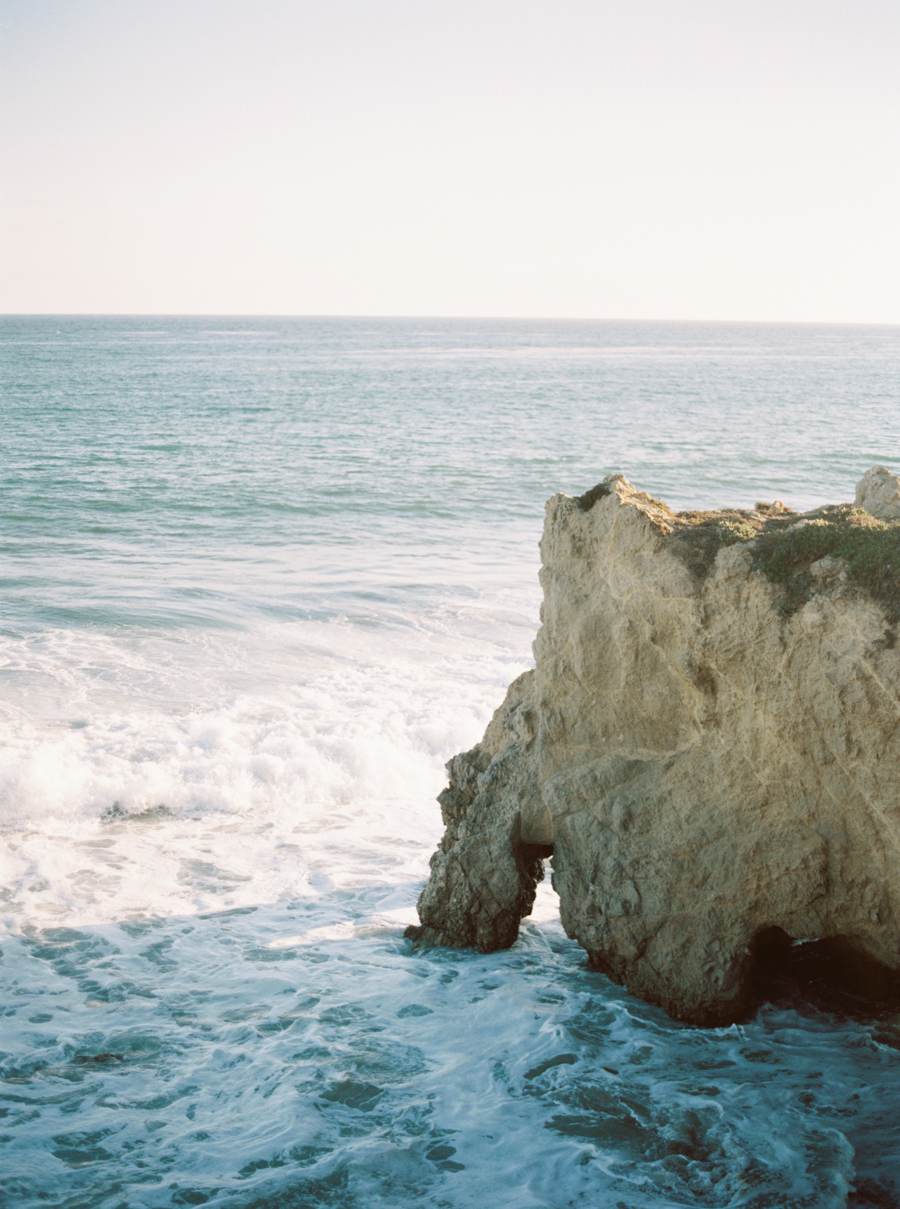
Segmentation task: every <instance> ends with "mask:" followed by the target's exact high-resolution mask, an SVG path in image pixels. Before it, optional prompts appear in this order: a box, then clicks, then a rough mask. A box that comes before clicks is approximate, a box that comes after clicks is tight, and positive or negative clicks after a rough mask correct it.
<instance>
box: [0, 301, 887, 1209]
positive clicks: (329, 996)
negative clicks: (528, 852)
mask: <svg viewBox="0 0 900 1209" xmlns="http://www.w3.org/2000/svg"><path fill="white" fill-rule="evenodd" d="M0 409H2V410H0V420H2V426H0V449H2V465H0V475H2V489H0V510H2V525H0V550H2V562H0V566H2V570H0V574H2V591H0V686H2V687H0V730H2V742H0V854H2V855H0V951H2V952H0V983H2V995H0V1021H2V1027H0V1203H2V1204H4V1205H7V1204H8V1205H10V1206H16V1207H17V1209H27V1207H29V1209H30V1207H32V1206H38V1205H40V1206H48V1205H51V1206H65V1207H66V1209H76V1207H77V1209H126V1207H127V1209H163V1207H167V1206H174V1205H210V1206H221V1207H222V1209H251V1207H252V1209H306V1207H307V1206H310V1207H311V1206H325V1207H334V1209H381V1207H391V1209H395V1207H403V1206H413V1205H416V1206H424V1207H430V1209H485V1207H490V1209H493V1207H496V1209H563V1207H566V1206H591V1207H596V1209H675V1207H678V1209H682V1207H684V1209H687V1207H691V1209H694V1207H701V1206H702V1207H716V1209H725V1207H726V1206H727V1207H728V1209H736V1207H738V1206H740V1207H746V1209H763V1207H775V1209H801V1207H809V1209H831V1207H838V1206H844V1205H854V1206H872V1207H879V1209H891V1207H894V1209H896V1207H897V1206H900V1135H898V1120H900V1019H898V1018H896V1017H895V1016H893V1015H892V1014H891V1013H889V1012H888V1011H886V1010H880V1011H875V1010H873V1011H871V1012H862V1013H856V1014H855V1015H850V1016H847V1015H843V1014H839V1013H836V1012H833V1011H828V1010H825V1009H824V1008H823V1007H821V1006H818V1007H817V1006H815V1005H814V1004H812V1003H809V1002H806V1001H804V1000H803V999H802V997H796V996H795V997H793V998H791V997H790V996H788V997H786V998H781V999H779V1000H778V1001H776V1002H774V1003H771V1004H767V1005H765V1006H763V1007H762V1008H760V1010H759V1011H758V1013H757V1014H756V1015H755V1016H754V1017H753V1018H752V1019H751V1020H749V1021H747V1022H746V1023H744V1024H742V1025H740V1026H734V1027H731V1028H727V1029H717V1030H699V1029H694V1028H689V1027H686V1026H684V1025H680V1024H676V1023H673V1022H672V1021H671V1020H669V1019H668V1018H667V1017H666V1016H665V1015H664V1014H663V1013H662V1012H661V1011H659V1010H657V1009H655V1008H651V1007H648V1006H646V1005H644V1004H642V1003H640V1002H639V1001H637V1000H636V999H634V998H632V997H631V996H629V994H628V993H627V992H626V991H625V990H623V989H622V988H620V987H616V986H614V985H612V984H611V983H610V982H609V981H608V980H607V979H605V978H604V977H603V976H602V975H600V974H597V973H593V972H591V971H589V970H588V969H586V967H585V964H584V960H583V954H582V951H581V950H580V949H579V948H578V946H577V945H575V944H573V943H572V942H570V941H569V940H568V939H567V938H566V936H565V934H564V933H563V931H562V929H561V927H560V924H559V920H558V912H557V908H556V902H555V896H554V894H553V891H552V889H551V887H550V885H549V882H546V883H545V884H544V886H542V887H541V889H540V892H539V897H538V903H537V907H536V910H535V913H534V915H533V917H532V918H531V919H530V920H529V921H527V922H526V923H525V924H524V926H523V928H522V933H521V938H520V940H519V941H518V943H517V944H516V945H515V946H514V947H513V948H512V949H511V950H509V951H508V952H504V953H498V954H493V955H490V956H480V955H478V954H475V953H473V952H450V951H443V950H431V951H414V950H413V948H412V947H411V946H410V944H409V942H407V941H405V940H404V939H403V929H404V927H405V926H406V925H407V924H409V923H411V922H414V921H415V919H416V915H415V903H416V899H417V897H418V895H419V893H420V891H421V889H422V886H423V884H424V882H425V879H426V877H427V872H428V859H429V857H430V855H431V853H432V851H433V849H434V847H435V845H436V843H437V842H438V840H439V838H440V835H441V833H442V826H441V821H440V812H439V808H438V806H437V804H436V802H435V800H434V799H435V795H436V794H437V793H438V792H439V791H440V790H441V788H442V787H443V785H444V770H443V765H444V762H445V761H446V760H447V759H448V758H449V757H450V756H452V755H453V754H454V753H455V752H457V751H460V750H462V749H465V748H468V747H470V746H471V745H472V744H473V743H474V742H475V741H476V740H477V739H478V738H479V737H480V736H481V733H482V731H483V729H484V727H485V724H486V723H487V721H488V719H489V718H490V715H491V713H492V711H493V710H494V709H495V708H496V707H497V706H498V705H499V703H500V701H501V699H502V697H503V694H504V690H505V687H506V685H507V684H508V682H509V681H510V680H512V679H513V677H515V676H516V675H518V674H519V673H520V672H521V671H522V670H523V669H525V668H527V667H529V666H530V665H531V653H530V652H531V642H532V640H533V638H534V635H535V633H536V630H537V625H538V620H537V618H538V606H539V590H538V583H537V572H538V565H539V564H538V550H537V542H538V539H539V537H540V532H541V525H542V519H543V505H544V502H545V500H546V499H547V498H548V497H549V496H551V495H552V494H553V493H555V492H556V491H559V490H563V491H567V492H570V493H573V494H575V493H580V492H582V491H584V490H586V489H587V488H589V487H590V486H592V485H593V484H594V483H596V482H597V481H598V480H600V479H601V478H603V477H604V476H605V475H607V474H609V473H611V472H613V471H622V472H624V473H625V474H626V475H627V476H628V477H629V478H630V479H631V481H632V482H634V483H636V484H637V485H638V486H640V487H642V488H644V489H646V490H648V491H650V492H652V493H653V494H655V495H657V496H660V497H661V498H663V499H664V500H666V501H667V502H668V503H669V504H670V505H671V506H673V507H676V508H686V507H699V506H718V505H723V504H730V505H736V506H752V505H753V504H754V503H755V502H756V501H757V500H773V499H775V498H779V499H782V500H783V501H784V502H785V503H787V504H788V505H790V506H791V507H794V508H804V507H808V506H813V505H816V504H819V503H824V502H838V501H843V500H851V499H852V498H853V493H854V487H855V484H856V482H857V481H858V479H859V478H860V477H861V475H862V473H863V472H864V471H865V470H866V469H867V468H868V467H869V466H871V465H873V464H875V463H882V464H886V465H888V466H889V467H891V468H892V469H894V470H896V469H898V468H900V466H898V463H900V329H897V328H865V327H856V328H851V327H814V326H805V327H801V326H765V325H729V324H708V325H703V324H663V323H659V324H653V323H612V322H609V323H599V322H596V323H595V322H538V321H534V322H525V321H509V322H499V321H486V320H485V321H463V320H457V321H448V320H440V321H438V320H434V321H426V320H405V321H404V320H387V319H385V320H366V319H283V318H279V319H263V318H253V319H234V318H221V317H218V318H213V319H204V318H160V317H158V316H155V317H149V318H89V317H78V318H60V317H49V318H48V317H40V318H37V317H32V318H10V317H5V318H0Z"/></svg>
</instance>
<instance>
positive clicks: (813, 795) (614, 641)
mask: <svg viewBox="0 0 900 1209" xmlns="http://www.w3.org/2000/svg"><path fill="white" fill-rule="evenodd" d="M872 473H873V472H870V474H872ZM890 477H891V478H893V476H890ZM868 478H869V476H867V479H868ZM865 481H866V480H864V482H865ZM879 483H880V488H881V495H882V496H883V495H884V494H885V492H884V482H883V480H881V479H879ZM897 484H898V480H895V486H896V485H897ZM870 495H871V492H869V493H868V494H866V493H864V499H865V500H868V499H869V496H870ZM898 495H900V493H898ZM541 556H542V561H543V567H542V570H541V574H540V578H541V583H542V585H543V589H544V601H543V605H542V609H541V621H542V626H541V629H540V632H539V633H538V636H537V639H536V641H535V644H534V655H535V660H536V666H535V668H534V670H533V671H530V672H526V673H525V674H524V675H522V676H520V677H519V678H518V679H517V680H516V681H514V683H513V684H512V685H511V686H510V688H509V691H508V692H507V695H506V699H505V701H504V702H503V704H502V706H501V707H500V709H499V710H498V711H497V713H496V714H495V715H494V717H493V719H492V721H491V722H490V724H489V726H488V728H487V731H486V733H485V736H484V738H483V739H482V741H481V742H480V743H479V744H478V745H477V746H476V747H475V748H473V749H472V750H471V751H468V752H464V753H462V754H460V755H457V756H455V757H454V758H453V759H452V760H451V761H450V763H449V764H448V766H447V767H448V770H449V773H450V784H449V787H448V788H447V789H446V790H445V791H444V792H443V793H442V794H441V796H440V799H439V800H440V802H441V805H442V808H443V817H444V822H445V824H446V833H445V835H444V838H443V840H442V842H441V845H440V848H439V849H438V851H437V852H436V853H435V855H434V857H433V858H432V862H431V877H430V880H429V882H428V885H427V887H426V888H425V890H424V892H423V894H422V896H421V898H420V900H419V916H420V919H421V923H422V926H421V927H419V928H412V929H409V931H408V934H409V935H412V936H413V937H414V938H416V939H419V940H424V941H430V942H434V943H440V944H447V945H452V946H456V947H462V946H467V945H474V946H475V947H477V948H479V949H481V950H483V951H491V950H494V949H498V948H502V947H505V946H508V945H510V944H512V943H513V941H514V940H515V938H516V935H517V930H518V925H519V921H520V920H521V918H522V917H523V916H524V915H527V914H528V912H529V911H530V910H531V905H532V902H533V898H534V892H535V886H536V884H537V882H538V880H539V879H540V877H541V876H542V860H543V859H544V858H545V857H547V856H549V855H550V854H551V853H552V861H553V884H554V887H555V889H556V890H557V892H558V894H559V900H560V912H561V916H562V922H563V925H564V927H565V929H566V932H567V933H568V934H569V936H571V937H573V938H575V939H577V940H578V941H579V942H580V943H581V944H582V945H583V946H584V948H585V949H586V950H587V952H588V954H589V959H590V961H591V963H592V964H593V966H594V967H595V968H597V969H600V970H602V971H604V972H606V973H607V974H608V975H609V976H610V977H611V978H613V979H615V980H616V981H617V982H620V983H623V984H625V985H626V986H627V987H628V989H629V990H630V991H632V992H633V993H634V994H636V995H638V996H641V997H642V998H644V999H647V1000H649V1001H651V1002H653V1003H656V1004H659V1005H661V1006H662V1007H664V1008H665V1009H666V1010H667V1011H668V1012H669V1013H670V1014H671V1015H673V1016H675V1017H678V1018H681V1019H684V1020H688V1021H693V1022H697V1023H704V1024H716V1023H724V1022H728V1021H731V1020H734V1019H737V1018H739V1017H740V1016H741V1015H742V1013H744V1012H745V1010H746V1007H747V1002H748V994H749V989H750V985H751V979H752V974H753V968H754V963H755V961H756V957H757V954H758V952H759V950H760V947H761V945H762V944H763V943H764V942H765V941H766V939H767V938H772V937H778V938H782V939H785V938H788V937H789V938H796V939H813V938H826V937H840V938H843V943H844V945H845V947H846V948H847V949H848V951H850V952H851V953H857V954H860V955H866V956H867V957H868V958H870V959H874V961H875V962H877V963H880V965H879V968H883V969H886V971H896V970H898V968H900V800H898V786H900V650H898V648H897V647H896V645H895V629H894V626H895V623H896V622H897V620H898V618H900V592H898V589H897V577H896V575H895V573H894V567H895V566H896V569H897V571H900V525H896V526H894V525H890V524H885V523H884V522H881V521H878V520H874V519H873V518H872V517H871V516H869V515H868V514H867V513H865V512H864V511H863V509H862V508H859V507H858V508H854V507H852V506H850V505H843V506H833V507H828V508H822V509H818V510H816V511H815V512H812V513H808V514H806V515H805V516H798V515H797V514H795V513H791V512H790V510H789V509H785V508H784V506H783V505H781V504H777V503H776V504H770V505H766V504H758V505H757V506H756V508H755V509H753V510H752V511H751V510H747V511H721V512H716V513H697V512H687V513H680V514H677V515H676V514H674V513H673V512H671V511H670V510H669V508H668V507H666V505H665V504H663V503H661V502H660V501H658V500H654V499H651V498H650V496H648V495H646V494H645V493H643V492H640V491H637V490H636V489H635V488H634V487H632V486H631V485H630V484H629V483H628V482H627V481H626V480H625V479H624V478H623V477H621V476H613V477H611V478H608V479H606V480H604V482H603V483H602V484H600V485H598V486H597V487H595V488H594V489H593V490H591V491H589V492H587V493H586V494H585V495H583V496H581V497H580V498H572V497H570V496H567V495H563V494H560V495H556V496H554V498H553V499H551V500H550V501H549V503H548V505H547V518H546V524H545V528H544V535H543V540H542V542H541ZM892 560H894V561H893V562H892Z"/></svg>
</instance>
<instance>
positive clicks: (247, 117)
mask: <svg viewBox="0 0 900 1209" xmlns="http://www.w3.org/2000/svg"><path fill="white" fill-rule="evenodd" d="M0 311H3V312H88V313H90V312H107V313H108V312H140V313H152V312H164V313H166V312H167V313H191V312H194V313H240V314H253V313H268V314H356V315H361V314H370V315H379V314H380V315H391V314H393V315H509V316H515V315H533V316H586V317H609V318H660V319H664V318H671V319H692V318H707V319H774V320H833V321H850V322H880V323H900V0H845V2H837V0H772V2H770V0H743V2H735V0H252V2H250V0H0Z"/></svg>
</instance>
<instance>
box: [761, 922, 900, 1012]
mask: <svg viewBox="0 0 900 1209" xmlns="http://www.w3.org/2000/svg"><path fill="white" fill-rule="evenodd" d="M752 962H753V971H752V975H751V993H750V998H751V1004H750V1006H751V1010H756V1009H758V1008H759V1007H761V1006H762V1004H763V1003H779V1004H781V1003H786V1002H790V1003H793V1004H794V1005H797V1004H798V1003H808V1004H811V1005H812V1006H813V1007H816V1008H819V1009H820V1010H822V1011H827V1012H833V1013H838V1014H840V1015H847V1016H859V1015H871V1014H877V1013H879V1012H882V1011H900V971H897V970H892V969H890V968H889V967H888V966H886V965H883V964H882V963H881V962H880V961H877V960H876V959H875V958H873V957H870V956H869V955H868V954H867V953H864V952H862V950H861V949H860V948H858V947H857V946H856V945H855V944H854V943H853V942H852V940H851V939H850V938H848V937H846V936H828V937H824V938H822V939H815V940H804V939H796V938H794V937H791V936H789V935H788V934H787V932H785V931H784V930H783V929H782V928H778V927H771V928H764V929H762V931H760V932H758V933H757V936H756V940H755V941H754V945H753V951H752Z"/></svg>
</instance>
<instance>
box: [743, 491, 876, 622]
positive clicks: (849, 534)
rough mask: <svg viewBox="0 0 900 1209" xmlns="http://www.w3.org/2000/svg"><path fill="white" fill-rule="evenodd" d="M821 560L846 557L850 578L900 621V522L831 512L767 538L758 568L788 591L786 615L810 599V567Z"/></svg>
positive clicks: (848, 510)
mask: <svg viewBox="0 0 900 1209" xmlns="http://www.w3.org/2000/svg"><path fill="white" fill-rule="evenodd" d="M823 558H835V559H842V560H843V561H844V563H845V566H846V572H847V578H848V579H849V580H851V581H853V582H855V583H857V584H858V585H859V586H861V587H865V588H867V589H868V590H869V592H870V593H871V594H872V596H873V597H874V598H875V599H877V600H879V601H880V602H881V603H882V604H883V605H885V606H886V608H887V611H888V615H889V616H890V617H891V619H892V620H897V619H898V618H900V522H893V523H885V522H884V521H878V520H875V519H874V518H873V517H871V516H869V515H868V514H867V513H866V512H864V511H863V510H862V509H861V508H854V507H851V506H844V507H840V508H829V509H826V510H823V514H822V515H819V516H815V517H813V518H811V519H809V520H807V521H805V522H801V523H800V524H799V525H792V526H790V527H788V528H779V529H776V530H770V531H769V532H767V533H766V534H764V535H763V536H762V537H761V538H760V540H759V543H758V549H757V552H756V565H757V567H758V568H759V569H760V570H761V571H762V572H763V573H764V574H765V575H766V576H767V577H768V578H769V579H770V580H771V581H772V582H773V583H777V584H781V585H782V586H783V587H784V588H785V589H786V592H787V596H786V598H785V611H787V612H793V610H794V609H796V608H797V607H798V606H799V605H800V604H802V603H803V601H804V600H805V599H806V598H807V596H808V592H809V588H810V586H811V577H810V575H809V569H810V567H811V566H812V564H813V563H816V562H818V561H819V560H820V559H823Z"/></svg>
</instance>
